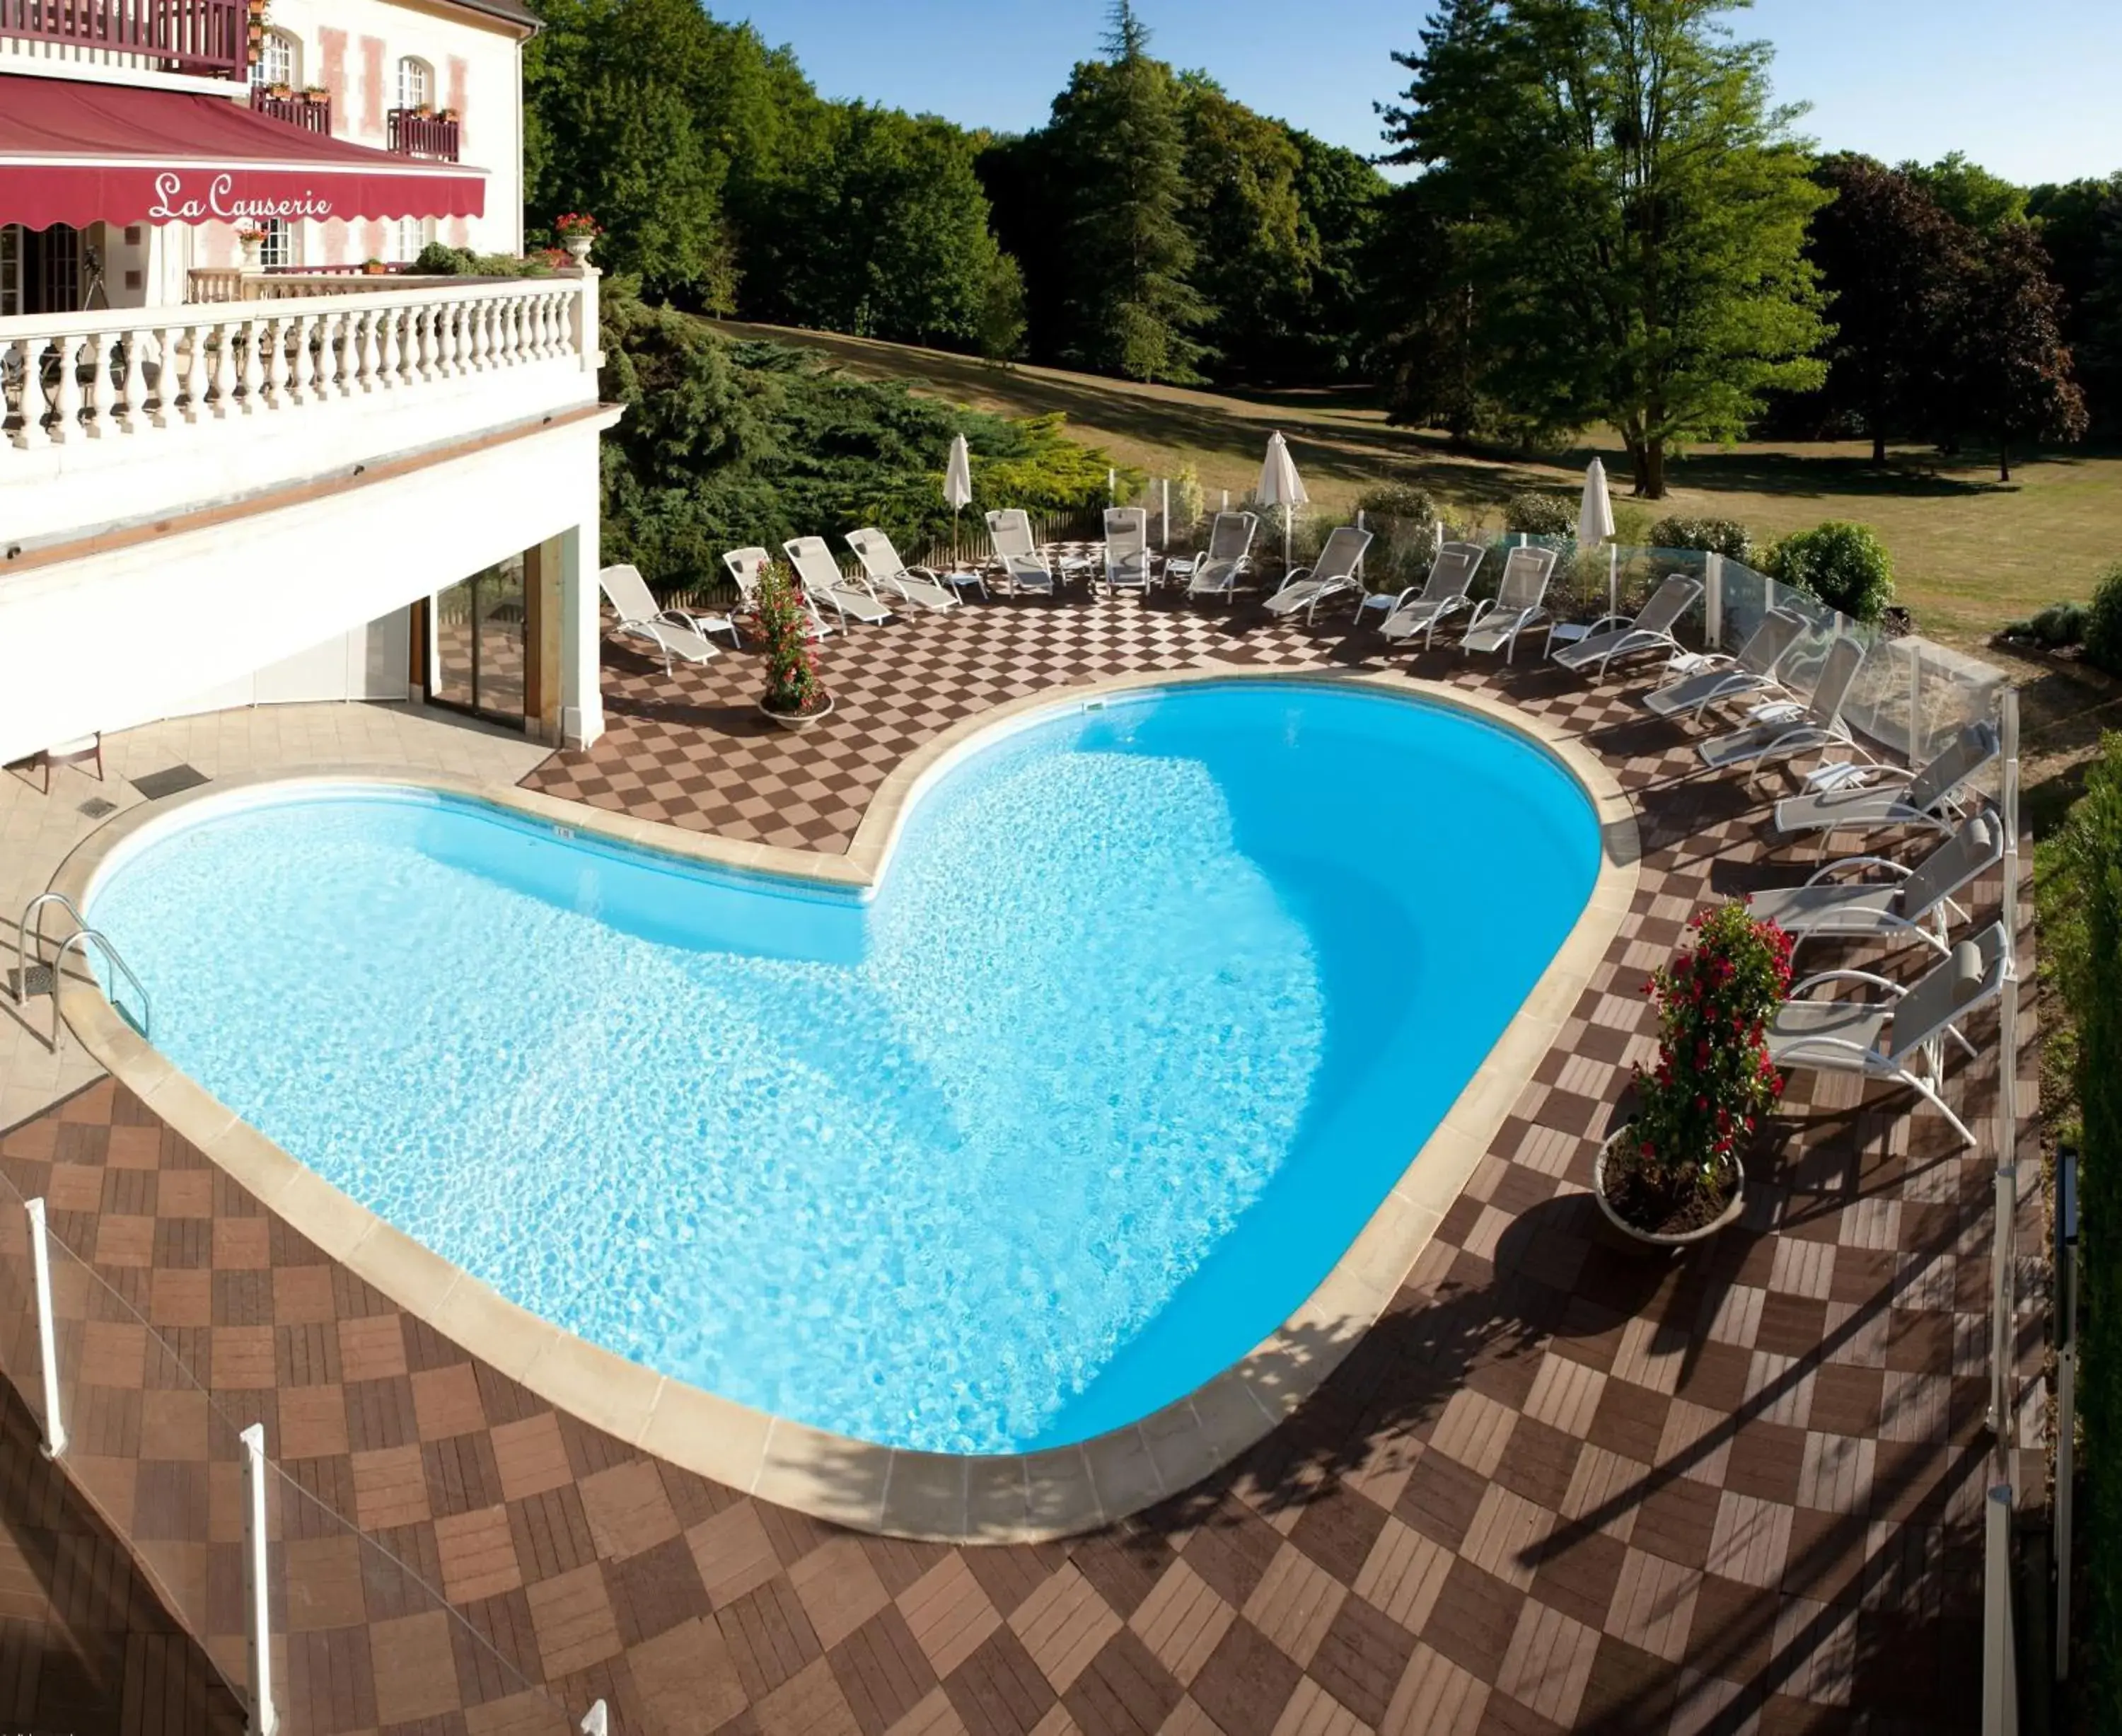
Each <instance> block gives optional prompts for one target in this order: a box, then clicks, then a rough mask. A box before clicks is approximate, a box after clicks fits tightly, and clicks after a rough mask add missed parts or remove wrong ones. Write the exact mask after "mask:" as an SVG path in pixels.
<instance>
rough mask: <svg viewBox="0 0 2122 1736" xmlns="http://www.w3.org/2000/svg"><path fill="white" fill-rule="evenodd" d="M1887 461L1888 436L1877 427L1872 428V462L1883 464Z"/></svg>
mask: <svg viewBox="0 0 2122 1736" xmlns="http://www.w3.org/2000/svg"><path fill="white" fill-rule="evenodd" d="M1872 463H1874V464H1875V465H1883V464H1885V463H1886V435H1885V434H1884V433H1882V432H1881V431H1880V430H1879V429H1877V428H1873V429H1872Z"/></svg>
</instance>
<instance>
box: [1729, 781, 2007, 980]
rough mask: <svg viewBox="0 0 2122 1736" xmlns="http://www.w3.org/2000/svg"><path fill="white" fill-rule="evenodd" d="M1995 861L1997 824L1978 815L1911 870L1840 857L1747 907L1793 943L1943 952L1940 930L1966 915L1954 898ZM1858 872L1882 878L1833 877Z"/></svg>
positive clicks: (2000, 852) (2000, 838) (1873, 859)
mask: <svg viewBox="0 0 2122 1736" xmlns="http://www.w3.org/2000/svg"><path fill="white" fill-rule="evenodd" d="M2003 859H2004V825H2003V821H2001V820H2000V819H1998V817H1997V816H1996V815H1995V814H1993V813H1987V812H1984V813H1979V814H1976V815H1975V816H1974V817H1972V818H1971V819H1969V820H1967V821H1965V822H1963V823H1962V825H1961V827H1960V829H1959V830H1958V831H1956V832H1955V833H1953V835H1951V837H1949V838H1947V840H1945V841H1944V842H1943V843H1942V844H1941V845H1938V847H1937V849H1934V850H1933V851H1932V852H1931V853H1930V854H1928V856H1926V857H1924V858H1923V860H1922V861H1920V862H1919V863H1916V864H1915V866H1914V868H1909V867H1907V866H1905V864H1903V863H1898V862H1891V861H1889V860H1887V859H1886V858H1885V857H1883V856H1848V857H1844V859H1842V860H1841V861H1839V862H1830V863H1828V864H1827V866H1826V867H1825V868H1821V870H1820V871H1819V872H1818V873H1816V874H1814V875H1813V877H1811V879H1810V880H1808V881H1807V882H1806V883H1805V884H1804V885H1803V886H1786V887H1773V888H1771V889H1769V891H1760V892H1756V893H1755V894H1754V895H1753V896H1752V897H1751V898H1750V900H1748V907H1749V908H1750V910H1752V911H1753V913H1754V915H1756V916H1757V917H1760V918H1761V919H1764V920H1765V921H1769V922H1773V923H1774V924H1775V925H1776V926H1777V927H1778V928H1779V929H1783V931H1784V933H1786V934H1789V935H1790V936H1792V939H1793V941H1794V942H1797V943H1802V942H1804V941H1807V940H1814V939H1823V940H1824V939H1838V940H1885V941H1893V940H1917V941H1920V942H1922V943H1923V944H1924V945H1925V946H1928V947H1931V948H1934V949H1935V950H1937V952H1946V951H1947V950H1949V948H1947V939H1948V938H1949V933H1950V931H1949V929H1948V926H1947V924H1948V923H1949V922H1950V921H1951V919H1953V918H1956V917H1957V918H1961V919H1965V916H1966V915H1967V912H1966V911H1965V910H1964V909H1962V908H1961V905H1959V903H1958V902H1957V901H1956V899H1957V896H1958V895H1959V894H1961V893H1963V892H1965V891H1966V890H1967V888H1968V887H1970V886H1972V885H1974V883H1975V882H1976V881H1977V880H1979V878H1981V877H1982V876H1983V875H1984V874H1986V873H1989V870H1990V869H1992V868H1994V867H1996V866H1997V864H1998V863H2000V862H2002V861H2003ZM1859 870H1862V871H1863V872H1866V873H1874V874H1883V875H1885V876H1886V879H1885V880H1884V881H1883V882H1881V881H1873V882H1870V883H1869V884H1865V883H1862V882H1858V883H1855V884H1851V883H1848V882H1842V881H1840V880H1839V878H1838V877H1839V876H1840V875H1844V874H1847V873H1854V872H1857V871H1859Z"/></svg>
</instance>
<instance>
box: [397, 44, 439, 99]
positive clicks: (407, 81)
mask: <svg viewBox="0 0 2122 1736" xmlns="http://www.w3.org/2000/svg"><path fill="white" fill-rule="evenodd" d="M434 100H435V72H434V68H432V67H431V66H429V65H428V63H427V62H426V61H424V60H415V59H414V58H413V57H412V56H411V55H407V56H406V57H405V58H404V59H403V60H401V61H400V62H399V63H398V106H399V107H400V108H401V109H417V108H418V107H419V106H420V105H422V104H423V103H429V102H432V101H434Z"/></svg>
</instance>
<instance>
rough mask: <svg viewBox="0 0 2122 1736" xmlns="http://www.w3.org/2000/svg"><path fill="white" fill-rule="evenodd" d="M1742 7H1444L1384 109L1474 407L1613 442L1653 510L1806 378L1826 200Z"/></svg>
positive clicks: (1462, 1)
mask: <svg viewBox="0 0 2122 1736" xmlns="http://www.w3.org/2000/svg"><path fill="white" fill-rule="evenodd" d="M1738 3H1739V0H1451V4H1450V5H1449V6H1448V7H1447V8H1446V10H1445V11H1444V12H1442V14H1441V15H1439V16H1438V17H1437V19H1436V20H1435V21H1433V23H1432V26H1431V27H1430V28H1429V29H1428V30H1424V31H1423V33H1422V38H1421V40H1422V46H1421V48H1420V49H1419V50H1416V51H1414V52H1413V53H1409V54H1400V55H1398V56H1396V57H1395V58H1397V59H1399V60H1400V63H1401V64H1402V65H1404V66H1405V67H1406V68H1408V69H1409V72H1410V73H1412V74H1413V78H1412V82H1410V83H1409V87H1408V88H1407V91H1406V92H1405V96H1404V98H1403V101H1402V102H1401V103H1400V105H1395V106H1393V107H1391V108H1388V109H1387V110H1386V111H1385V120H1386V130H1387V137H1388V138H1390V139H1391V140H1392V141H1393V142H1395V143H1396V144H1397V146H1398V147H1399V148H1398V150H1397V151H1396V152H1395V153H1394V157H1393V159H1392V160H1394V161H1400V162H1405V163H1412V164H1419V165H1420V166H1423V167H1424V168H1425V169H1427V170H1428V171H1429V175H1434V176H1437V177H1439V180H1438V182H1437V186H1436V188H1435V189H1434V190H1433V192H1434V196H1435V198H1436V199H1437V204H1436V207H1435V210H1436V213H1437V216H1438V218H1439V219H1440V220H1441V221H1443V222H1446V223H1447V225H1448V226H1449V227H1451V231H1452V232H1453V236H1454V240H1455V243H1456V246H1457V248H1458V249H1459V250H1460V252H1461V255H1462V259H1463V268H1464V272H1465V277H1464V280H1463V281H1464V283H1465V284H1466V286H1467V287H1468V288H1470V290H1471V292H1472V295H1471V303H1472V306H1471V314H1472V317H1473V318H1474V319H1475V321H1477V322H1478V325H1477V329H1476V330H1475V333H1474V336H1473V349H1474V353H1475V356H1476V358H1477V365H1478V371H1479V376H1480V379H1481V390H1482V391H1483V393H1484V395H1489V396H1493V398H1495V399H1496V400H1498V401H1499V402H1500V403H1502V404H1503V405H1504V406H1506V408H1507V411H1508V413H1509V414H1510V415H1511V417H1512V419H1513V420H1517V421H1519V422H1521V423H1523V424H1524V425H1525V426H1526V428H1529V429H1530V430H1531V431H1533V432H1535V433H1540V434H1545V435H1554V434H1560V433H1566V432H1568V431H1571V430H1573V429H1577V428H1582V427H1585V426H1587V425H1589V424H1591V423H1596V422H1601V421H1603V422H1607V423H1611V424H1612V425H1613V426H1614V427H1615V428H1616V429H1617V430H1618V431H1619V432H1620V435H1621V437H1622V439H1623V441H1624V443H1625V444H1626V446H1627V447H1628V451H1629V459H1630V462H1631V465H1632V467H1633V469H1634V479H1635V489H1636V492H1637V493H1638V494H1640V495H1643V496H1645V497H1647V498H1652V499H1656V498H1661V497H1662V496H1663V494H1665V491H1666V475H1665V471H1666V459H1667V456H1668V455H1669V454H1670V453H1671V452H1672V451H1673V450H1674V449H1676V447H1680V446H1681V445H1683V444H1684V443H1685V442H1688V441H1692V440H1708V439H1716V440H1730V439H1734V438H1737V437H1738V435H1739V434H1740V433H1742V432H1743V431H1744V429H1745V427H1746V422H1747V420H1748V419H1749V418H1750V417H1751V416H1752V415H1754V414H1755V413H1756V412H1757V411H1758V410H1759V409H1760V406H1761V404H1762V401H1763V398H1764V394H1765V393H1767V392H1768V391H1770V390H1772V389H1784V390H1803V389H1807V388H1809V387H1811V386H1816V385H1817V384H1818V383H1819V382H1820V381H1821V379H1822V378H1823V377H1824V374H1825V369H1824V367H1822V365H1821V363H1819V362H1818V361H1816V360H1815V359H1813V358H1812V352H1813V350H1814V349H1816V347H1817V345H1818V344H1819V343H1820V340H1821V338H1822V337H1823V336H1824V335H1825V327H1824V325H1823V323H1822V321H1821V318H1820V313H1819V306H1820V296H1819V292H1818V288H1817V286H1816V274H1815V272H1814V269H1813V268H1812V266H1811V264H1810V263H1809V262H1808V261H1807V260H1806V258H1805V256H1804V240H1805V230H1806V222H1807V218H1809V217H1810V215H1811V213H1812V212H1813V211H1814V210H1815V209H1816V208H1818V207H1819V206H1820V205H1821V204H1822V203H1824V201H1825V198H1826V194H1825V193H1824V192H1822V191H1821V190H1820V189H1819V188H1818V187H1816V186H1815V185H1813V183H1812V181H1811V180H1810V178H1809V176H1808V173H1807V171H1808V169H1809V167H1810V164H1809V161H1808V159H1807V153H1806V150H1805V148H1804V147H1803V145H1802V143H1801V142H1800V141H1798V140H1797V139H1796V138H1793V137H1792V135H1791V133H1790V126H1791V124H1792V121H1793V120H1794V119H1795V118H1796V114H1797V111H1795V110H1779V109H1776V108H1773V107H1772V106H1771V105H1770V103H1769V87H1768V76H1767V75H1768V63H1769V49H1767V47H1766V46H1765V45H1764V44H1760V43H1745V42H1739V41H1736V40H1733V39H1732V36H1731V34H1730V32H1729V31H1728V30H1727V29H1725V28H1724V26H1723V25H1722V22H1721V17H1722V15H1723V14H1725V13H1727V12H1732V11H1734V10H1736V6H1737V4H1738ZM1424 179H1425V180H1427V179H1428V176H1425V177H1424Z"/></svg>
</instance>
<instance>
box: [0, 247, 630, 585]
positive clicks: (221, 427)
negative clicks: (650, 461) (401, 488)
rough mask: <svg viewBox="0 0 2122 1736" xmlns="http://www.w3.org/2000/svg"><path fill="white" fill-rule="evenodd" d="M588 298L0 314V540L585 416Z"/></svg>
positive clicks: (558, 292) (575, 290)
mask: <svg viewBox="0 0 2122 1736" xmlns="http://www.w3.org/2000/svg"><path fill="white" fill-rule="evenodd" d="M596 290H597V277H596V274H595V273H588V274H584V275H582V276H579V277H577V276H566V277H553V278H509V279H495V280H492V281H488V282H480V283H464V282H461V281H459V282H455V283H446V284H430V285H428V286H427V287H424V288H423V287H421V286H419V285H418V284H414V285H411V286H408V287H405V288H392V289H389V290H371V291H363V292H357V293H352V294H343V295H320V296H311V297H303V298H300V299H292V300H288V301H284V302H280V301H272V302H214V303H207V304H204V305H187V306H172V307H156V308H140V309H127V310H123V311H110V312H95V313H77V314H58V315H51V316H42V315H40V316H27V317H23V318H13V319H0V544H7V545H17V546H19V545H24V544H27V543H30V542H33V541H37V540H52V539H56V538H64V537H69V536H81V535H82V534H85V533H87V532H91V531H96V530H98V529H100V528H104V527H106V526H110V525H113V524H119V523H123V522H129V521H133V520H136V519H138V518H141V517H153V516H157V515H161V514H166V513H168V512H172V511H179V510H182V509H184V508H185V507H187V506H192V505H204V504H209V503H221V502H225V501H229V500H233V499H240V498H243V497H244V496H245V495H248V494H258V493H260V492H264V491H265V490H269V489H273V488H276V487H282V486H285V485H287V484H292V483H297V482H301V481H305V480H314V479H317V478H320V477H326V476H330V475H334V474H335V473H336V474H345V473H346V472H347V471H348V468H349V467H350V466H365V465H367V464H371V463H374V462H376V461H380V460H382V459H385V458H388V457H390V456H393V455H395V454H399V453H404V452H417V451H424V450H431V449H433V448H436V447H440V446H442V445H445V444H446V443H448V442H451V441H453V440H457V439H461V438H469V437H472V436H475V435H478V434H480V433H487V432H489V431H494V430H498V429H502V428H507V427H509V426H511V425H512V424H516V423H524V422H526V421H535V420H537V419H540V418H541V417H545V416H549V415H550V414H553V413H554V412H555V411H556V410H561V409H573V408H575V407H577V406H580V405H588V404H592V403H594V402H595V401H596V370H597V367H598V365H599V363H600V362H601V356H600V355H599V354H598V353H597V348H596V301H597V297H596ZM6 558H7V554H6V550H5V548H4V547H0V573H4V572H5V570H6V567H5V559H6Z"/></svg>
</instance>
